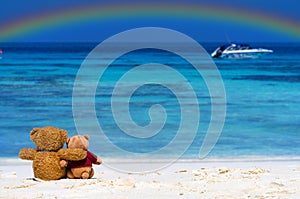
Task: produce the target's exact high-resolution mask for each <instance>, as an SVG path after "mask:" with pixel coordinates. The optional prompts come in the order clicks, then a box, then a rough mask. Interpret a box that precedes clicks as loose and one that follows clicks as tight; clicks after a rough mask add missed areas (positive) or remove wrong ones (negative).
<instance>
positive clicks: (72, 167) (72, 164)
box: [67, 135, 102, 179]
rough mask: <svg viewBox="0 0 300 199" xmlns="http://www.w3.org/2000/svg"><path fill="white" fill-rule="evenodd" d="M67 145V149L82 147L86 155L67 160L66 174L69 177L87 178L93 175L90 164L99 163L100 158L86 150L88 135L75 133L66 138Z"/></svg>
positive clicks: (100, 161)
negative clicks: (81, 158) (74, 159)
mask: <svg viewBox="0 0 300 199" xmlns="http://www.w3.org/2000/svg"><path fill="white" fill-rule="evenodd" d="M67 147H68V148H69V149H83V150H86V151H87V157H86V158H85V159H84V160H80V161H68V167H67V176H68V178H70V179H74V178H81V179H89V178H92V177H93V175H94V169H93V168H92V164H97V165H100V164H101V163H102V160H101V159H100V158H98V157H97V156H96V155H95V154H93V153H91V152H90V151H88V147H89V136H88V135H84V136H82V135H76V136H73V137H71V138H69V139H68V141H67Z"/></svg>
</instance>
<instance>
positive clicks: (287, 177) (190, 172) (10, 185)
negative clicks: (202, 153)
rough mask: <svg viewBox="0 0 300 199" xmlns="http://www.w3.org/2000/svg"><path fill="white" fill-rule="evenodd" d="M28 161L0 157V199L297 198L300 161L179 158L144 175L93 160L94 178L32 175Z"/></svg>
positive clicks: (299, 186)
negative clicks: (44, 178) (48, 178)
mask: <svg viewBox="0 0 300 199" xmlns="http://www.w3.org/2000/svg"><path fill="white" fill-rule="evenodd" d="M104 161H105V159H104ZM31 163H32V162H31V161H24V160H18V159H1V162H0V178H1V179H0V198H114V199H115V198H117V199H118V198H143V199H145V198H220V199H221V198H222V199H224V198H230V199H231V198H259V199H263V198H287V199H289V198H295V199H298V198H300V161H299V160H276V161H274V160H273V161H271V160H268V161H266V160H252V161H249V160H247V161H245V160H243V161H240V160H228V159H227V160H226V159H223V160H222V159H217V160H204V161H200V160H193V161H191V160H179V161H177V162H176V163H175V164H173V165H171V166H169V167H167V168H164V169H162V170H159V171H156V172H152V173H146V174H132V173H120V172H117V171H115V170H113V169H110V168H109V167H107V166H105V165H101V166H97V165H95V166H94V169H95V176H94V177H93V179H89V180H79V179H77V180H70V179H62V180H58V181H36V180H34V179H33V172H32V168H31ZM120 164H122V162H120ZM127 164H129V166H130V165H132V168H133V169H134V167H135V166H137V163H134V162H129V163H127ZM139 164H140V163H139ZM139 166H142V165H139Z"/></svg>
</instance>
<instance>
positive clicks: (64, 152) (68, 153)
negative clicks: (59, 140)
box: [58, 149, 86, 161]
mask: <svg viewBox="0 0 300 199" xmlns="http://www.w3.org/2000/svg"><path fill="white" fill-rule="evenodd" d="M58 156H59V157H60V159H64V160H72V161H78V160H82V159H84V158H86V151H85V150H82V149H60V150H59V151H58Z"/></svg>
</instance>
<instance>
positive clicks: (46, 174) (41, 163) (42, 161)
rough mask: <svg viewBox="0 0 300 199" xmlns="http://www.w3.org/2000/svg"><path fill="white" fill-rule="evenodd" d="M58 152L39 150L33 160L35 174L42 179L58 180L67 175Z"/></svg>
mask: <svg viewBox="0 0 300 199" xmlns="http://www.w3.org/2000/svg"><path fill="white" fill-rule="evenodd" d="M59 161H60V158H59V156H58V155H57V152H37V153H36V156H35V159H34V160H33V165H32V166H33V171H34V176H35V177H37V178H40V179H42V180H58V179H61V178H63V177H65V176H66V169H65V168H64V167H63V168H62V167H60V164H59Z"/></svg>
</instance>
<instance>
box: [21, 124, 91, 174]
mask: <svg viewBox="0 0 300 199" xmlns="http://www.w3.org/2000/svg"><path fill="white" fill-rule="evenodd" d="M30 139H31V140H32V141H33V142H34V143H35V144H36V150H35V149H31V148H25V149H21V150H20V152H19V157H20V158H21V159H24V160H33V163H32V167H33V172H34V176H35V177H36V178H40V179H42V180H58V179H61V178H64V177H66V166H67V161H66V160H73V161H78V160H82V159H84V158H86V151H84V150H82V149H62V147H63V145H64V143H65V142H66V141H67V139H68V134H67V132H66V131H65V130H63V129H58V128H55V127H51V126H48V127H44V128H34V129H33V130H32V131H31V132H30Z"/></svg>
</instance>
